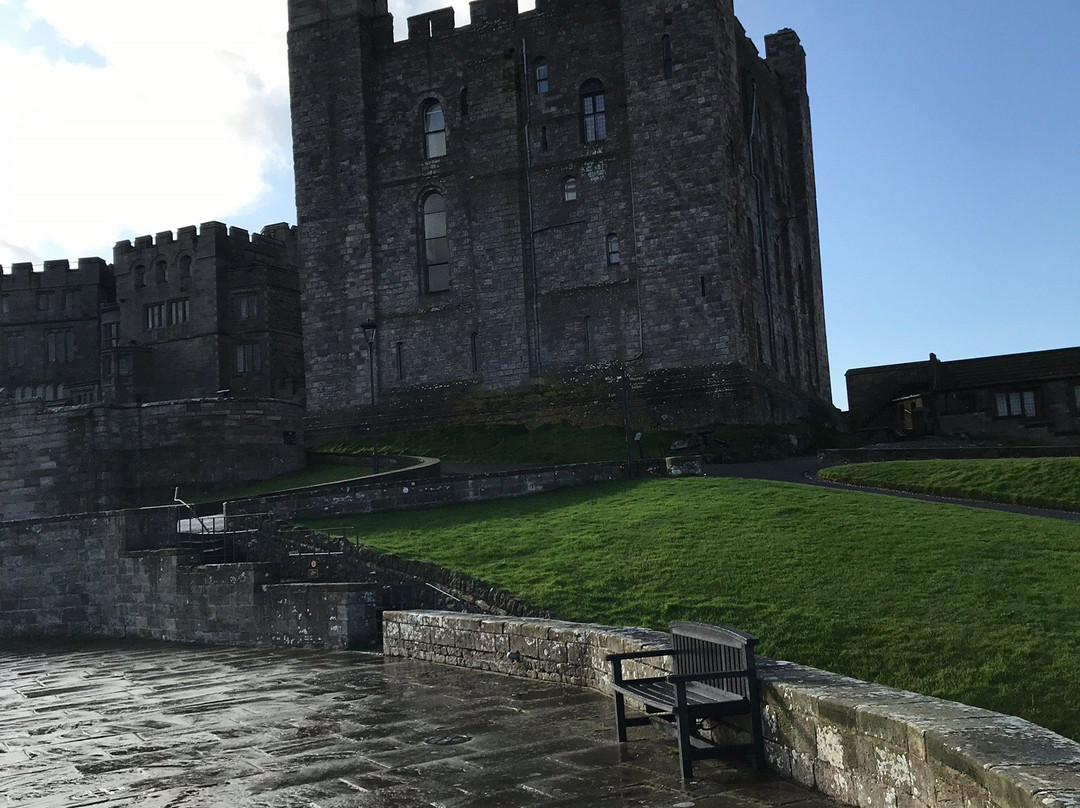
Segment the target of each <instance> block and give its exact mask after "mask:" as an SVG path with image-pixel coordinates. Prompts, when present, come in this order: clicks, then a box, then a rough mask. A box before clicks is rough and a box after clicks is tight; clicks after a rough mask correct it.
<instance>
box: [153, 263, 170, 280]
mask: <svg viewBox="0 0 1080 808" xmlns="http://www.w3.org/2000/svg"><path fill="white" fill-rule="evenodd" d="M168 280H169V265H168V264H166V263H165V262H164V261H158V262H157V263H156V264H154V281H155V282H156V283H166V282H167V281H168Z"/></svg>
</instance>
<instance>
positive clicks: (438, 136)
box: [424, 101, 446, 160]
mask: <svg viewBox="0 0 1080 808" xmlns="http://www.w3.org/2000/svg"><path fill="white" fill-rule="evenodd" d="M445 154H446V117H445V116H444V115H443V108H442V104H440V103H439V102H438V101H429V102H428V103H427V105H426V106H425V107H424V156H425V157H427V158H428V159H429V160H431V159H433V158H435V157H442V156H444V155H445Z"/></svg>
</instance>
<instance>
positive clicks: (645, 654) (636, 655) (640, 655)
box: [604, 648, 671, 662]
mask: <svg viewBox="0 0 1080 808" xmlns="http://www.w3.org/2000/svg"><path fill="white" fill-rule="evenodd" d="M670 655H671V649H670V648H667V649H662V650H659V651H627V652H626V653H625V654H608V655H607V656H605V657H604V659H606V660H607V661H608V662H614V661H615V660H616V659H648V658H649V657H658V656H670Z"/></svg>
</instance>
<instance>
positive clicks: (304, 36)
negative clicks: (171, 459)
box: [289, 0, 829, 413]
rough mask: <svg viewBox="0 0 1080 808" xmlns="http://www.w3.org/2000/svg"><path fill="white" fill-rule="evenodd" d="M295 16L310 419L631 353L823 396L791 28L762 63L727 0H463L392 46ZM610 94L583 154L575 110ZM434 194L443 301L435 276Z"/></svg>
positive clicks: (385, 19)
mask: <svg viewBox="0 0 1080 808" xmlns="http://www.w3.org/2000/svg"><path fill="white" fill-rule="evenodd" d="M290 18H291V30H290V35H289V36H290V66H291V67H290V69H291V82H292V103H293V136H294V150H295V163H296V179H297V203H298V210H299V215H300V233H301V236H300V237H301V253H302V255H303V268H302V275H303V283H304V288H305V304H304V305H305V308H304V318H305V332H306V334H307V337H308V342H307V369H308V386H309V396H310V398H309V403H310V406H311V409H312V411H313V412H316V413H318V412H326V411H329V410H334V409H341V408H345V407H348V406H349V403H348V402H353V406H356V405H366V404H368V403H369V402H371V401H372V400H378V399H379V398H380V397H381V396H389V397H393V398H402V397H405V396H407V395H408V394H409V392H410V391H413V390H417V389H418V388H421V387H432V386H446V385H467V386H479V387H482V388H491V389H498V388H509V387H515V386H520V385H523V384H526V383H529V382H530V381H532V380H533V379H535V378H536V377H537V376H540V375H541V374H544V373H547V372H563V371H567V370H571V369H579V368H584V367H589V366H593V365H595V366H601V365H605V364H609V363H613V362H621V361H625V360H630V359H634V360H637V361H640V363H641V364H640V367H641V368H642V369H644V370H656V369H664V368H673V367H705V366H715V365H719V364H724V363H740V364H742V365H744V366H746V367H748V368H750V369H752V370H753V371H755V372H757V373H759V374H762V375H765V376H771V377H773V378H774V379H775V380H776V381H777V382H779V383H781V384H785V385H787V386H790V387H792V388H795V389H798V390H801V391H803V392H805V393H810V394H812V395H813V396H814V397H816V398H818V399H820V400H824V401H827V400H828V398H829V385H828V374H827V370H824V368H825V367H826V365H827V352H826V349H825V343H824V316H823V307H822V303H821V288H820V259H819V257H818V253H817V231H816V227H817V224H816V210H815V209H814V206H813V198H812V195H813V184H812V181H813V173H812V155H811V152H810V148H809V109H808V104H807V103H806V101H805V98H806V96H805V64H804V55H803V53H802V48H801V46H800V45H799V43H798V38H797V37H796V36H795V35H794V34H793V33H791V32H782V33H781V34H778V35H775V36H774V37H772V38H770V39H769V46H768V47H769V56H768V58H769V60H771V61H769V62H766V61H764V60H762V59H760V58H759V57H758V55H757V52H756V50H755V49H754V48H753V45H752V44H751V43H750V42H749V40H746V39H745V36H744V34H743V31H742V29H741V26H739V24H738V21H737V20H736V19H735V17H734V12H733V9H732V7H731V3H730V2H721V3H706V2H694V3H690V4H686V3H683V4H677V3H671V2H664V1H661V0H652V1H650V2H646V1H645V0H603V2H601V3H599V4H597V3H592V4H580V3H571V2H566V1H565V0H547V2H543V1H541V2H538V4H537V8H536V9H535V11H531V12H526V13H524V14H521V15H519V14H517V11H516V7H515V6H514V3H512V2H504V0H479V2H475V3H473V4H472V6H471V18H472V22H471V24H470V25H468V26H465V27H462V28H455V27H454V19H453V10H452V9H445V10H441V11H436V12H430V13H428V14H422V15H417V16H416V17H413V18H410V20H409V38H408V40H406V41H404V42H397V43H395V42H393V41H392V35H391V28H392V27H391V20H390V17H389V15H387V14H386V12H385V6H384V4H381V3H359V4H357V3H355V2H345V0H337V1H336V2H330V3H325V4H323V5H322V6H317V5H315V4H312V3H310V2H308V1H307V0H292V1H291V2H290ZM665 38H666V39H665ZM665 42H667V43H670V48H669V51H668V53H670V55H671V59H670V60H668V59H667V58H666V57H665ZM774 63H775V67H774ZM541 65H543V66H544V69H545V70H546V73H545V74H544V75H543V78H542V79H541V77H540V74H538V73H537V69H538V67H540V66H541ZM593 82H598V83H596V84H593ZM601 86H602V90H603V94H604V95H603V98H604V103H605V109H604V121H605V125H606V136H604V137H601V138H597V139H594V140H593V139H590V138H587V137H585V136H584V134H583V133H584V126H585V124H584V117H583V108H584V107H583V104H584V101H583V95H585V94H587V93H592V92H595V91H597V90H598V89H599V88H600V87H601ZM433 103H437V104H438V105H439V106H440V107H441V111H442V116H441V118H439V119H438V122H437V123H436V125H435V126H436V129H437V131H438V135H437V138H436V140H437V142H438V145H437V146H436V148H435V152H436V153H434V154H431V155H429V154H427V153H426V151H425V150H426V147H427V145H428V144H427V142H426V140H427V139H426V138H425V128H424V127H425V120H427V119H426V118H425V110H427V109H429V106H430V105H431V104H433ZM442 124H445V126H444V127H443V126H442ZM443 141H445V154H442V153H441V152H442V142H443ZM586 141H589V142H586ZM567 180H572V181H573V182H574V183H575V191H574V193H573V194H570V195H569V197H568V196H567V195H566V194H565V193H564V188H565V183H566V182H567ZM432 193H435V194H438V195H440V196H441V197H442V198H443V199H444V200H445V205H446V241H445V245H444V244H441V243H440V244H436V245H435V248H436V250H438V251H441V250H443V249H444V247H445V256H446V259H447V264H448V273H449V283H448V288H443V287H444V286H446V285H447V284H443V283H441V282H440V283H436V284H431V283H429V282H428V279H427V277H426V276H427V264H428V263H429V262H428V260H427V258H426V256H427V255H428V253H427V252H426V249H427V248H429V247H431V245H430V244H425V216H424V205H425V200H426V199H428V197H429V195H430V194H432ZM609 238H611V239H612V242H609ZM615 239H617V245H618V249H617V251H615V250H611V249H609V243H614V240H615ZM432 254H434V253H432ZM365 321H366V322H374V323H376V324H377V326H378V329H377V332H376V351H375V362H376V376H377V380H376V390H375V391H372V390H370V389H368V387H369V385H368V378H369V369H368V368H367V367H366V363H367V355H366V354H367V351H366V348H367V346H366V341H365V340H364V336H363V334H362V331H361V329H360V325H361V324H362V323H363V322H365ZM759 335H760V336H759Z"/></svg>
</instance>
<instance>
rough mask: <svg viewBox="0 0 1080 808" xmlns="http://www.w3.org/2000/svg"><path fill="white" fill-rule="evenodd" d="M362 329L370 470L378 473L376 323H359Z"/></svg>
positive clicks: (369, 321)
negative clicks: (368, 403)
mask: <svg viewBox="0 0 1080 808" xmlns="http://www.w3.org/2000/svg"><path fill="white" fill-rule="evenodd" d="M360 327H361V328H362V329H364V339H366V340H367V359H368V379H369V384H370V388H369V389H370V391H371V418H372V425H371V465H372V471H374V472H375V473H376V474H378V473H379V433H378V431H377V430H376V429H375V424H374V419H375V330H376V329H377V328H378V325H376V323H375V322H374V321H373V320H368V321H367V322H366V323H361V324H360Z"/></svg>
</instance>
